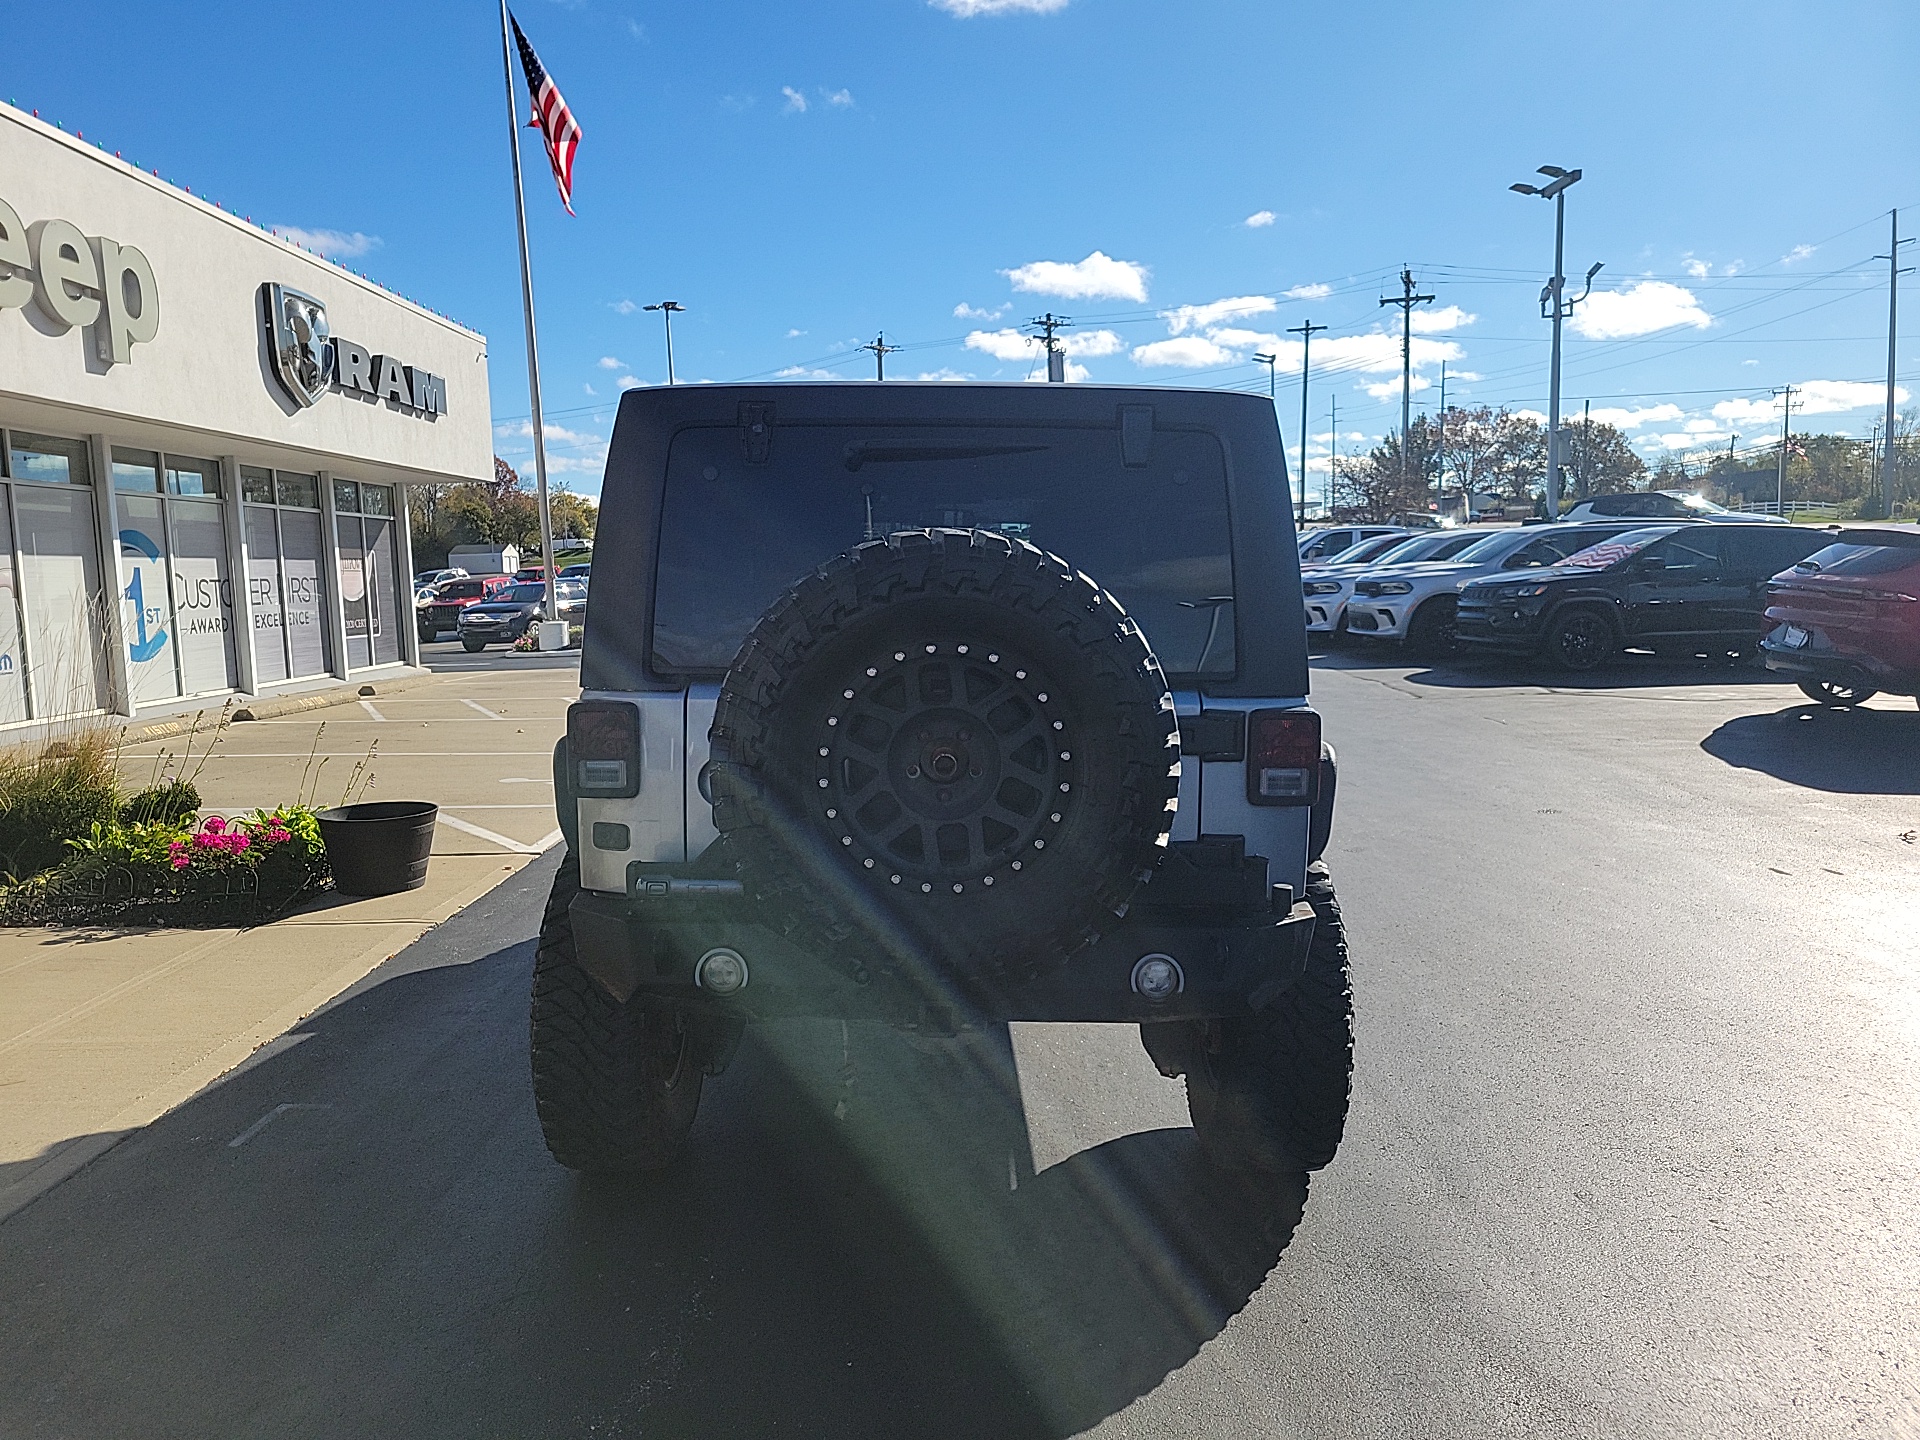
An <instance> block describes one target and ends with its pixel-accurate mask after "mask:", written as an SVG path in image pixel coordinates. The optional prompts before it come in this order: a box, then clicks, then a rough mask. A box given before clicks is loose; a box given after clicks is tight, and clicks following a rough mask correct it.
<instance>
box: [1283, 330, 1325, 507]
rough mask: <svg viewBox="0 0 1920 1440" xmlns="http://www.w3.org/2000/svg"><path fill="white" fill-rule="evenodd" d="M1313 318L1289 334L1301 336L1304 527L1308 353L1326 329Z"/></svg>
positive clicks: (1301, 467) (1299, 491)
mask: <svg viewBox="0 0 1920 1440" xmlns="http://www.w3.org/2000/svg"><path fill="white" fill-rule="evenodd" d="M1326 328H1327V327H1326V326H1324V325H1316V324H1314V323H1313V322H1312V321H1311V320H1308V321H1306V322H1305V323H1304V324H1300V325H1292V326H1289V327H1288V328H1287V334H1289V335H1298V336H1299V337H1300V484H1299V486H1298V489H1297V493H1298V494H1299V496H1300V519H1299V524H1300V526H1301V527H1302V528H1304V527H1305V525H1306V523H1307V377H1308V375H1309V374H1310V369H1309V365H1308V354H1309V351H1310V350H1311V348H1312V345H1313V337H1314V336H1315V335H1316V334H1318V333H1319V332H1320V331H1322V330H1324V329H1326Z"/></svg>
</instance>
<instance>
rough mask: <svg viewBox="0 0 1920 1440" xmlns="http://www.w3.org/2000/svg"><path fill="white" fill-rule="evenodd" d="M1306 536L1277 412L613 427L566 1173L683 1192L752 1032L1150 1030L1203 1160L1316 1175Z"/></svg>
mask: <svg viewBox="0 0 1920 1440" xmlns="http://www.w3.org/2000/svg"><path fill="white" fill-rule="evenodd" d="M1291 517H1292V510H1291V502H1290V501H1289V499H1288V494H1287V473H1286V465H1285V461H1284V459H1283V458H1282V454H1281V447H1280V435H1279V430H1278V427H1277V425H1276V424H1275V420H1274V413H1273V408H1272V406H1271V405H1269V404H1268V403H1267V401H1266V400H1265V399H1263V398H1256V397H1252V396H1245V395H1236V394H1227V393H1220V392H1215V391H1182V390H1139V389H1124V388H1108V387H1099V386H1092V385H1004V386H1003V385H939V384H925V385H920V384H891V385H757V386H725V385H702V386H690V385H689V386H677V387H675V388H672V389H657V390H631V391H628V392H627V394H626V395H625V396H624V397H623V398H622V400H621V404H620V412H619V418H618V421H617V423H616V425H615V428H614V434H613V442H612V446H611V449H610V451H609V455H608V461H607V470H606V479H605V484H604V488H603V489H602V492H601V508H600V528H599V531H598V533H597V535H596V537H595V538H596V542H597V545H596V554H597V555H598V557H599V558H600V560H601V562H602V563H601V565H600V569H599V574H600V583H599V585H598V586H597V587H595V591H594V596H595V599H594V604H593V607H592V610H591V613H590V614H589V616H588V619H587V625H586V637H585V644H584V647H583V654H582V659H581V684H582V687H583V694H582V697H581V699H580V701H579V702H578V703H577V704H575V705H574V706H573V707H572V708H571V710H570V711H569V713H568V719H567V735H566V738H565V740H563V741H562V742H561V743H560V745H559V746H558V747H557V748H556V750H555V753H554V772H553V773H554V788H555V797H556V804H557V807H558V813H559V823H560V827H561V829H562V831H563V832H564V833H565V835H566V840H567V855H566V858H565V860H564V861H563V862H562V864H561V867H560V870H559V872H558V874H557V876H556V878H555V881H554V886H553V893H552V898H551V899H550V901H549V903H548V906H547V912H546V918H545V921H544V924H543V927H542V930H541V937H540V949H539V958H538V962H537V965H536V969H535V974H534V982H533V1030H532V1038H533V1079H534V1097H535V1101H536V1104H537V1107H538V1111H539V1116H540V1121H541V1125H542V1127H543V1130H544V1132H545V1135H546V1140H547V1144H548V1146H549V1148H550V1149H551V1150H552V1152H553V1154H554V1155H555V1156H556V1157H557V1158H558V1159H559V1160H560V1161H561V1163H563V1164H565V1165H569V1166H572V1167H575V1168H578V1169H583V1170H651V1169H657V1168H659V1167H660V1166H662V1165H665V1164H666V1163H667V1162H668V1161H669V1160H670V1159H671V1158H672V1157H673V1155H674V1154H675V1153H676V1152H677V1150H678V1149H679V1147H680V1145H681V1143H682V1142H683V1140H684V1139H685V1137H686V1135H687V1132H688V1129H689V1127H690V1126H691V1125H692V1123H693V1117H694V1110H695V1107H696V1106H697V1105H698V1103H699V1098H700V1090H701V1083H702V1078H703V1076H707V1075H714V1074H718V1073H719V1072H720V1071H721V1069H723V1068H724V1067H725V1065H726V1064H727V1062H728V1059H729V1058H730V1056H731V1055H732V1053H733V1050H734V1047H735V1045H736V1044H737V1043H738V1041H739V1038H740V1035H741V1032H742V1029H743V1027H744V1026H745V1025H746V1024H747V1023H749V1022H751V1021H755V1020H759V1019H764V1018H770V1017H776V1016H783V1015H814V1016H833V1017H839V1018H841V1019H855V1020H874V1021H880V1022H884V1023H888V1024H891V1025H894V1026H897V1027H900V1028H903V1029H910V1030H915V1031H918V1032H920V1033H921V1034H923V1035H933V1036H941V1035H950V1034H953V1033H954V1032H955V1031H956V1030H957V1029H959V1028H962V1027H971V1026H977V1025H988V1024H998V1023H1000V1022H1004V1021H1006V1020H1009V1019H1045V1020H1079V1021H1131V1022H1136V1023H1138V1024H1139V1025H1140V1027H1141V1034H1142V1039H1143V1041H1144V1043H1145V1046H1146V1049H1147V1051H1148V1053H1149V1054H1150V1056H1151V1057H1152V1059H1153V1060H1154V1061H1155V1063H1156V1064H1157V1065H1158V1066H1159V1068H1160V1070H1161V1071H1162V1072H1163V1073H1164V1074H1166V1075H1168V1076H1169V1077H1173V1076H1182V1075H1184V1076H1185V1077H1186V1081H1187V1095H1188V1104H1189V1108H1190V1110H1191V1112H1192V1115H1193V1120H1194V1125H1195V1128H1196V1130H1197V1131H1198V1133H1199V1135H1200V1138H1201V1142H1202V1144H1203V1146H1204V1147H1205V1148H1206V1149H1207V1151H1208V1152H1209V1153H1210V1154H1211V1155H1213V1156H1215V1157H1216V1158H1218V1159H1220V1160H1222V1161H1224V1162H1228V1163H1232V1164H1237V1165H1240V1166H1243V1167H1248V1168H1252V1169H1255V1170H1259V1171H1264V1172H1273V1171H1286V1172H1289V1173H1297V1172H1299V1171H1303V1170H1306V1169H1311V1168H1315V1167H1318V1166H1320V1165H1324V1164H1326V1163H1327V1161H1328V1160H1329V1159H1331V1158H1332V1155H1333V1152H1334V1147H1335V1146H1336V1145H1337V1144H1338V1142H1339V1139H1340V1134H1341V1130H1342V1126H1343V1125H1344V1123H1345V1116H1346V1109H1347V1093H1348V1079H1349V1072H1350V1068H1351V1062H1350V1055H1351V1046H1350V1015H1351V1009H1350V997H1349V990H1348V982H1347V959H1346V944H1345V940H1344V938H1343V932H1342V928H1341V922H1340V911H1339V906H1338V904H1337V903H1336V902H1335V900H1334V895H1333V885H1332V881H1331V879H1330V878H1329V876H1328V873H1327V870H1326V867H1325V865H1324V864H1322V863H1321V862H1320V854H1321V851H1322V850H1323V849H1324V848H1325V846H1326V843H1327V836H1328V833H1329V830H1330V829H1331V826H1332V822H1333V798H1334V762H1333V755H1332V752H1331V750H1329V749H1327V748H1326V747H1325V746H1324V745H1323V744H1322V742H1321V736H1320V717H1319V716H1318V715H1316V714H1315V713H1314V711H1313V710H1312V709H1310V708H1309V707H1308V704H1307V647H1306V634H1305V623H1304V618H1303V614H1302V607H1301V599H1300V572H1299V565H1298V562H1297V560H1296V558H1295V545H1294V534H1293V524H1292V518H1291ZM609 556H618V557H620V558H621V560H622V561H623V562H624V563H622V564H620V565H618V566H610V565H609V564H607V563H606V562H607V558H608V557H609Z"/></svg>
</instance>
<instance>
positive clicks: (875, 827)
mask: <svg viewBox="0 0 1920 1440" xmlns="http://www.w3.org/2000/svg"><path fill="white" fill-rule="evenodd" d="M818 733H819V740H818V745H817V747H816V748H817V752H818V753H817V759H818V769H817V772H816V791H815V793H816V799H817V803H818V805H819V807H820V809H819V811H818V812H817V813H818V814H819V816H820V818H821V820H822V821H823V822H824V823H825V825H826V827H827V829H828V832H829V833H830V834H831V835H832V836H833V839H834V843H835V844H837V845H838V846H839V847H840V849H841V850H842V852H843V853H844V855H845V857H846V859H847V861H848V862H849V863H850V864H851V865H852V866H854V867H855V868H856V869H858V870H861V871H865V872H868V873H871V874H872V875H873V876H874V878H875V881H876V882H877V883H883V884H886V885H888V886H898V887H900V888H901V889H902V890H917V891H919V892H920V893H921V894H923V895H935V894H941V893H945V894H956V895H957V894H962V893H965V892H967V891H970V890H972V889H974V888H975V887H977V886H978V887H991V886H993V885H994V884H996V883H1000V884H1005V883H1007V882H1008V881H1010V880H1013V879H1015V878H1016V877H1018V876H1019V875H1021V874H1022V873H1023V872H1025V871H1026V870H1027V868H1028V867H1029V865H1030V864H1031V863H1032V862H1033V860H1034V859H1036V858H1037V857H1038V854H1039V852H1042V851H1044V850H1045V849H1046V847H1047V846H1048V844H1049V843H1051V842H1052V840H1053V838H1054V836H1055V835H1056V834H1057V832H1058V830H1059V828H1060V826H1061V824H1062V823H1063V822H1064V821H1065V820H1066V818H1067V815H1068V806H1069V805H1070V804H1071V803H1072V801H1073V798H1074V790H1075V786H1076V783H1077V775H1078V765H1077V762H1076V761H1075V759H1074V737H1073V736H1072V734H1071V732H1070V728H1069V726H1068V723H1067V715H1066V712H1065V709H1064V707H1063V706H1062V705H1061V703H1060V699H1059V696H1058V695H1057V694H1056V693H1055V690H1054V687H1053V686H1052V684H1050V682H1049V680H1048V678H1047V676H1046V675H1044V674H1043V673H1042V672H1041V671H1040V670H1039V669H1038V668H1037V667H1035V666H1034V665H1033V664H1032V663H1030V662H1029V661H1027V660H1026V659H1025V658H1024V657H1021V656H1017V655H1015V654H1013V653H1011V652H1010V651H1007V650H1006V649H1004V648H1002V647H999V646H994V645H990V644H980V643H975V642H966V641H949V642H936V643H932V644H921V645H917V646H914V647H912V648H908V647H904V646H894V647H892V648H890V649H888V650H886V651H884V652H882V653H880V654H877V655H874V656H871V657H869V658H868V659H867V661H866V662H865V663H864V664H863V665H860V666H858V667H857V668H856V669H855V671H854V678H853V679H852V680H851V681H850V682H849V683H847V684H845V685H843V686H842V687H841V691H840V694H839V695H838V696H837V697H836V698H835V700H834V701H833V702H832V703H831V706H830V708H829V710H828V712H827V713H826V714H825V715H824V716H822V717H821V721H820V729H819V732H818Z"/></svg>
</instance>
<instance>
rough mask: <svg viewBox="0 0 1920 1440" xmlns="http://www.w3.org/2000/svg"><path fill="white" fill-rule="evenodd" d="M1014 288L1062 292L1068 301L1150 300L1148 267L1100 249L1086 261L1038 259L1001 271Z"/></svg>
mask: <svg viewBox="0 0 1920 1440" xmlns="http://www.w3.org/2000/svg"><path fill="white" fill-rule="evenodd" d="M1000 273H1001V274H1003V275H1005V276H1006V277H1007V279H1008V280H1010V281H1012V282H1013V288H1014V289H1016V290H1024V291H1026V292H1028V293H1030V294H1034V295H1058V296H1060V297H1061V298H1063V299H1067V300H1134V301H1138V302H1139V303H1141V304H1143V305H1144V304H1145V303H1146V299H1147V273H1148V272H1147V267H1146V266H1144V265H1137V264H1135V263H1134V262H1133V261H1131V260H1115V259H1114V258H1113V257H1112V256H1110V255H1104V254H1102V253H1101V252H1100V251H1098V250H1096V251H1094V252H1093V253H1092V254H1091V255H1089V256H1087V258H1086V259H1084V260H1078V261H1073V262H1071V263H1069V262H1067V261H1063V260H1036V261H1034V262H1033V263H1032V264H1031V265H1021V266H1018V267H1016V268H1015V269H1012V270H1003V271H1001V272H1000Z"/></svg>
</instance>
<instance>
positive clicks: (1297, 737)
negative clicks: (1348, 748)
mask: <svg viewBox="0 0 1920 1440" xmlns="http://www.w3.org/2000/svg"><path fill="white" fill-rule="evenodd" d="M1319 798H1320V716H1319V715H1318V714H1317V713H1316V712H1314V711H1312V710H1309V709H1307V708H1306V707H1304V706H1302V707H1301V708H1299V709H1297V710H1255V711H1253V712H1252V713H1251V714H1249V715H1248V716H1247V801H1248V803H1249V804H1253V805H1311V804H1313V802H1314V801H1316V800H1318V799H1319Z"/></svg>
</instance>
